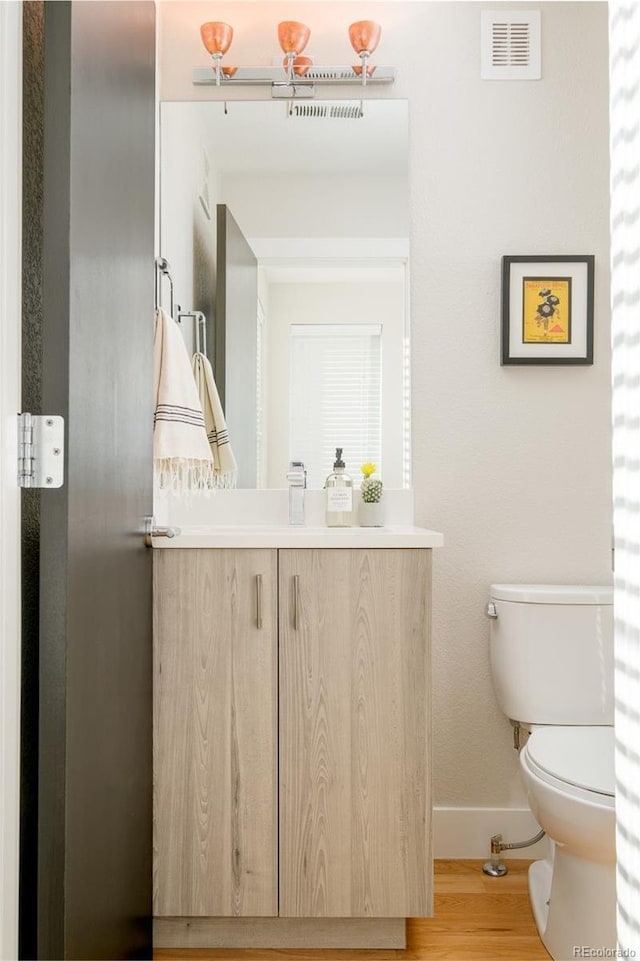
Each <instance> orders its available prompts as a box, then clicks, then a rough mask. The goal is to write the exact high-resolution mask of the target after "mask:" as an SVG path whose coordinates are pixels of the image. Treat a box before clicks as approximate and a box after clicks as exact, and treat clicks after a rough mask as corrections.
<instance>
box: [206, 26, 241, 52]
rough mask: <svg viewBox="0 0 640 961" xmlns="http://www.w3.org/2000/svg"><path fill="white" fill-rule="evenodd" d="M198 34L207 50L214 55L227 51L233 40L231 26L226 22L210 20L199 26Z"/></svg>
mask: <svg viewBox="0 0 640 961" xmlns="http://www.w3.org/2000/svg"><path fill="white" fill-rule="evenodd" d="M200 36H201V37H202V42H203V44H204V45H205V47H206V49H207V50H208V52H209V53H210V54H211V55H212V56H215V55H216V54H218V55H222V54H225V53H226V52H227V50H228V49H229V47H230V46H231V41H232V40H233V27H231V26H229V24H228V23H220V22H218V21H213V20H212V21H210V22H209V23H203V24H202V26H201V27H200Z"/></svg>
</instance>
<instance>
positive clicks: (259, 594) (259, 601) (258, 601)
mask: <svg viewBox="0 0 640 961" xmlns="http://www.w3.org/2000/svg"><path fill="white" fill-rule="evenodd" d="M256 627H257V628H258V630H262V574H256Z"/></svg>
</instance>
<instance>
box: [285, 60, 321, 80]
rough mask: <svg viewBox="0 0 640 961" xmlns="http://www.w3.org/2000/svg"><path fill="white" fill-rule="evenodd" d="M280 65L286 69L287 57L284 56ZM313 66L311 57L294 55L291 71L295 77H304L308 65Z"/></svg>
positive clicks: (287, 64) (307, 70)
mask: <svg viewBox="0 0 640 961" xmlns="http://www.w3.org/2000/svg"><path fill="white" fill-rule="evenodd" d="M282 66H283V67H284V68H285V70H286V69H287V67H288V66H289V58H288V57H285V58H284V60H283V61H282ZM311 66H313V60H312V59H311V57H296V58H295V60H294V61H293V72H294V74H295V75H296V77H304V75H305V74H306V73H308V72H309V67H311Z"/></svg>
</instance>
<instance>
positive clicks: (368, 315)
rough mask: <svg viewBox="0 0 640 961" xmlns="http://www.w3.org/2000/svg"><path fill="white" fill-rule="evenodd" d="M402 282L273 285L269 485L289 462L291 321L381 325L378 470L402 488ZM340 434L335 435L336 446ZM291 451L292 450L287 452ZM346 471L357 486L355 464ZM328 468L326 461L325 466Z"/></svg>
mask: <svg viewBox="0 0 640 961" xmlns="http://www.w3.org/2000/svg"><path fill="white" fill-rule="evenodd" d="M404 299H405V298H404V284H402V283H377V284H369V285H364V284H358V283H354V284H340V283H320V284H307V283H304V284H295V283H290V284H272V285H270V287H269V314H268V324H267V330H268V335H267V340H268V345H269V346H268V356H269V362H268V365H267V381H268V384H269V405H268V428H267V429H268V434H269V444H268V447H267V448H266V454H267V487H283V486H284V480H283V477H284V474H285V472H286V468H287V464H288V460H289V390H290V365H289V358H290V352H291V325H292V324H380V325H381V326H382V465H381V466H382V470H381V476H382V478H383V480H384V483H385V484H386V486H387V487H391V488H400V487H402V387H403V384H402V348H403V339H404ZM338 443H340V438H339V437H338V438H336V444H338ZM291 453H292V454H295V451H291ZM344 456H345V459H346V461H347V470H348V471H349V473H350V474H351V475H352V477H353V479H354V484H355V486H356V487H359V486H360V481H361V480H362V476H361V474H360V472H359V467H360V465H359V464H354V463H353V461H350V460H349V451H348V450H345V455H344ZM329 466H330V465H329ZM327 473H329V470H327Z"/></svg>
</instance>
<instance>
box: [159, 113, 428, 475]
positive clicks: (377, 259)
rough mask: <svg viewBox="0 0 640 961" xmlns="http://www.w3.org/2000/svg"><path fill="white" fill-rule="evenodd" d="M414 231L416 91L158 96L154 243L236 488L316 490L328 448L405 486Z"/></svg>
mask: <svg viewBox="0 0 640 961" xmlns="http://www.w3.org/2000/svg"><path fill="white" fill-rule="evenodd" d="M408 238H409V199H408V111H407V102H406V101H404V100H365V101H364V102H363V103H362V104H361V103H360V102H359V101H354V102H346V101H335V102H315V101H307V102H304V103H286V104H285V103H282V102H275V103H274V102H269V101H259V102H255V101H251V102H247V101H242V102H240V101H235V102H232V103H229V104H228V105H225V104H223V103H222V102H219V101H217V102H189V103H174V102H167V103H163V104H162V107H161V214H160V251H161V253H162V255H163V256H164V257H166V258H167V260H168V261H169V262H170V264H171V270H172V275H173V280H174V286H175V296H176V302H177V304H179V305H180V307H181V310H182V313H183V317H182V319H181V326H182V330H183V334H184V336H185V340H186V342H187V346H188V348H189V349H191V350H195V349H196V348H199V349H200V350H206V352H207V354H208V356H209V359H210V360H211V362H212V365H213V368H214V375H215V379H216V383H217V386H218V390H219V393H220V396H221V399H222V402H223V407H224V410H225V415H226V419H227V427H228V429H229V437H230V440H231V444H232V446H233V449H234V453H235V457H236V460H237V462H238V487H244V488H255V487H261V488H264V487H276V488H277V487H284V486H286V473H287V469H288V465H289V462H290V461H291V460H301V461H303V462H304V463H305V466H306V468H307V471H308V485H309V486H310V487H315V488H318V487H322V486H323V484H324V480H325V478H326V476H327V474H329V473H330V471H331V469H332V464H333V459H334V453H335V448H336V447H342V448H343V450H344V458H345V461H346V464H347V470H349V471H350V472H351V473H352V474H354V475H356V476H357V474H358V472H359V468H360V465H361V464H362V463H363V462H364V461H373V462H374V463H376V464H377V465H378V468H379V473H380V474H381V475H382V476H383V478H384V482H385V485H386V486H387V487H390V488H400V487H408V486H409V484H410V436H409V430H410V423H409V420H410V397H409V317H408V252H409V239H408ZM198 312H202V314H204V316H205V317H206V322H203V323H200V321H199V319H198V317H197V314H198Z"/></svg>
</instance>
